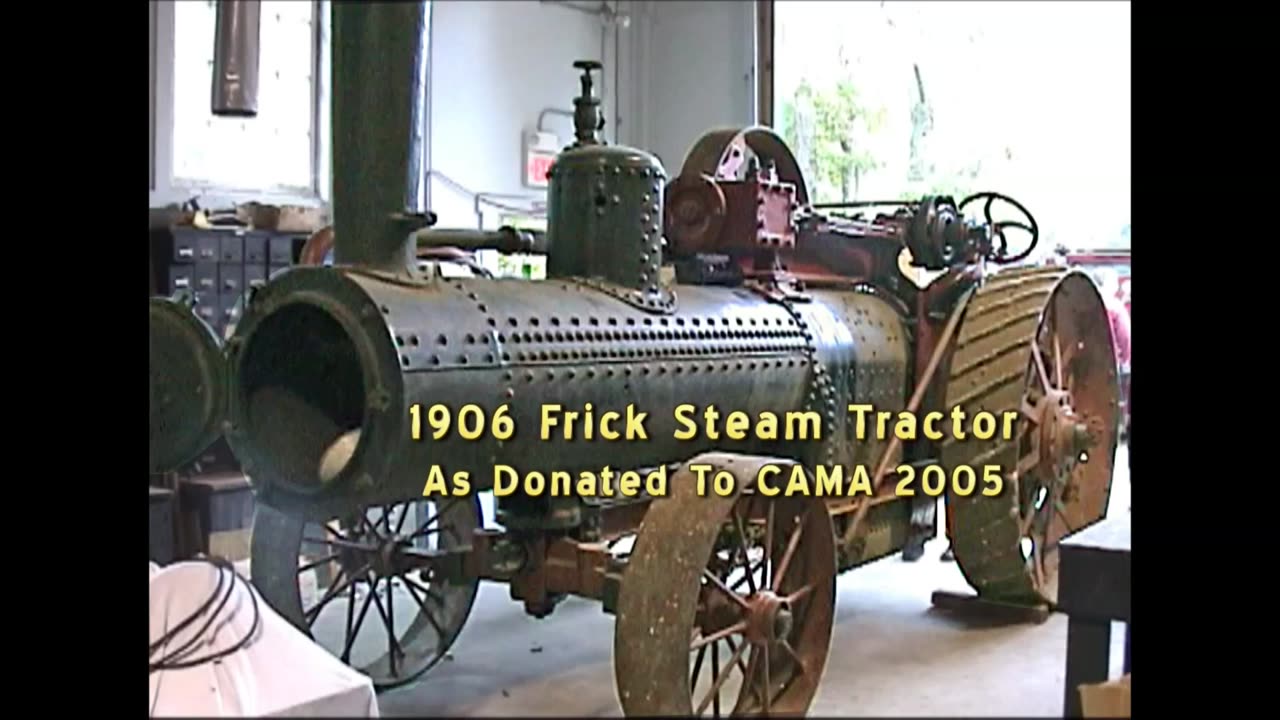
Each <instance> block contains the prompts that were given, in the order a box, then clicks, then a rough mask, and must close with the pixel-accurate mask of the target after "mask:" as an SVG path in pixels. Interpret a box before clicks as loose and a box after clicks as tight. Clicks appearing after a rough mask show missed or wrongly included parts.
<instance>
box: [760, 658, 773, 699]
mask: <svg viewBox="0 0 1280 720" xmlns="http://www.w3.org/2000/svg"><path fill="white" fill-rule="evenodd" d="M761 654H762V655H764V662H763V663H762V665H763V666H764V687H763V688H761V689H762V690H764V692H763V693H762V695H763V696H764V714H765V715H768V714H769V710H770V704H771V703H770V700H771V698H772V696H773V683H772V682H770V680H769V664H770V663H769V643H767V642H766V643H765V644H764V646H763V647H762V648H761Z"/></svg>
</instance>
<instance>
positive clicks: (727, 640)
mask: <svg viewBox="0 0 1280 720" xmlns="http://www.w3.org/2000/svg"><path fill="white" fill-rule="evenodd" d="M724 644H725V645H728V646H729V652H734V651H736V650H737V648H735V647H734V646H733V638H725V639H724ZM743 644H746V641H745V640H744V641H743ZM733 666H734V667H736V668H738V669H739V670H741V671H742V679H743V681H744V682H746V681H747V679H748V678H747V664H746V663H744V662H742V658H741V657H739V658H738V662H736V663H733ZM748 684H749V683H748Z"/></svg>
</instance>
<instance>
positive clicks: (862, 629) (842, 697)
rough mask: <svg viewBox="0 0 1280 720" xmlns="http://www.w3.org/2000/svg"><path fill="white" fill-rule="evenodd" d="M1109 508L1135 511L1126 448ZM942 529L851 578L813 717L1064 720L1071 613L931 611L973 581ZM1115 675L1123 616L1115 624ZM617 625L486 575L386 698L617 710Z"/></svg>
mask: <svg viewBox="0 0 1280 720" xmlns="http://www.w3.org/2000/svg"><path fill="white" fill-rule="evenodd" d="M1116 466H1117V471H1116V478H1115V483H1114V485H1113V490H1112V497H1111V508H1110V513H1112V514H1115V513H1124V512H1128V511H1129V473H1128V457H1127V450H1126V448H1124V447H1123V446H1122V447H1121V448H1120V451H1119V453H1118V454H1117V457H1116ZM945 547H946V541H945V540H943V539H938V540H934V541H933V542H932V543H930V544H929V547H928V549H927V552H926V555H925V557H924V558H922V559H921V560H920V561H919V562H916V563H904V562H902V561H901V558H900V557H892V558H888V559H885V560H882V561H880V562H878V563H875V564H872V565H870V566H867V567H864V568H861V569H859V570H857V571H854V572H850V573H846V574H845V575H843V576H841V577H840V579H839V583H838V595H837V599H836V626H835V631H834V635H833V637H832V641H831V655H830V657H829V659H828V660H827V668H826V674H825V676H824V678H823V682H822V686H821V689H820V690H819V691H818V696H817V699H816V700H815V702H814V704H813V706H812V708H811V710H810V713H811V714H812V715H816V716H824V715H825V716H828V717H834V716H843V717H856V716H881V717H883V716H904V715H905V716H917V717H920V716H933V715H949V716H951V717H958V716H1005V717H1013V716H1021V717H1029V716H1039V717H1045V716H1056V717H1061V716H1062V677H1063V664H1064V658H1065V653H1066V630H1067V622H1066V618H1065V617H1064V616H1061V615H1054V616H1053V617H1052V618H1051V619H1050V620H1049V621H1048V622H1046V623H1044V624H1042V625H1038V626H1036V625H1012V626H1003V627H1001V626H990V625H982V624H976V623H972V622H969V623H966V622H964V621H962V620H960V619H957V618H955V617H953V616H948V615H946V614H945V613H942V612H940V611H936V610H933V609H932V608H931V606H930V601H929V598H930V595H931V593H932V592H933V591H934V590H938V589H944V590H955V591H966V590H968V586H967V584H966V583H965V581H964V578H963V577H961V575H960V571H959V570H958V569H957V568H956V566H955V564H954V563H942V562H939V560H938V556H939V555H940V554H941V553H942V551H943V550H944V549H945ZM1112 638H1113V640H1112V643H1113V645H1112V650H1113V652H1112V657H1113V659H1112V668H1113V675H1118V668H1119V667H1120V659H1121V657H1123V654H1122V653H1123V641H1124V634H1123V626H1122V625H1116V626H1115V627H1114V628H1113V633H1112ZM612 653H613V621H612V619H611V618H610V617H609V616H607V615H605V614H604V613H603V612H602V611H601V610H600V607H599V605H597V604H595V603H591V602H586V601H579V600H568V601H566V602H564V603H563V604H562V605H561V606H560V607H559V608H557V610H556V612H555V614H553V615H552V616H551V617H549V618H547V619H544V620H535V619H533V618H530V617H527V616H525V615H524V612H523V610H522V608H521V607H520V606H519V605H518V604H516V603H514V602H512V601H511V600H510V599H509V598H508V596H507V589H506V587H505V586H499V585H492V584H488V583H485V584H483V585H482V586H481V588H480V594H479V597H478V598H477V601H476V606H475V610H474V611H473V612H472V615H471V618H470V620H469V621H468V622H467V625H466V626H465V627H464V629H463V630H462V634H461V636H460V637H459V638H458V641H457V644H455V645H454V647H453V651H452V653H451V657H450V658H448V659H447V660H446V661H445V662H442V663H440V664H439V665H437V666H436V667H435V668H434V669H433V670H432V671H431V672H430V673H428V674H427V676H426V677H425V678H424V679H423V680H422V681H420V682H419V683H417V684H416V685H413V686H410V687H407V688H402V689H399V690H394V691H390V692H387V693H384V694H383V695H382V696H380V698H379V703H380V705H381V708H382V713H383V714H384V715H387V716H392V717H394V716H418V717H422V716H424V715H425V716H431V715H435V716H449V715H452V716H490V717H493V716H516V715H525V716H530V715H558V716H561V717H564V716H618V715H621V709H620V707H619V705H618V701H617V699H616V696H615V693H614V686H613V670H612V665H611V657H612Z"/></svg>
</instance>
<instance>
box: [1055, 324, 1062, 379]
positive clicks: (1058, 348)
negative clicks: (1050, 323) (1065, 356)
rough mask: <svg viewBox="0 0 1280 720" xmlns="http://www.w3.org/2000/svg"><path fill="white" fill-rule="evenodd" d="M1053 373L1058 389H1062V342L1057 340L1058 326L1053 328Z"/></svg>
mask: <svg viewBox="0 0 1280 720" xmlns="http://www.w3.org/2000/svg"><path fill="white" fill-rule="evenodd" d="M1053 374H1054V376H1055V377H1054V379H1055V380H1057V385H1056V386H1055V387H1057V388H1058V389H1059V390H1062V389H1064V386H1063V379H1062V375H1063V373H1062V343H1060V342H1058V328H1057V327H1056V326H1055V327H1054V328H1053Z"/></svg>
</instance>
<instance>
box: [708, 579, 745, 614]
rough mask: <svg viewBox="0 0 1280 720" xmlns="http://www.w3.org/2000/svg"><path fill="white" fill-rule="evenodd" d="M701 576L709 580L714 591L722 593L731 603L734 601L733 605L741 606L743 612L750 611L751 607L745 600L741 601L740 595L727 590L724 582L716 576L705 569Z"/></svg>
mask: <svg viewBox="0 0 1280 720" xmlns="http://www.w3.org/2000/svg"><path fill="white" fill-rule="evenodd" d="M702 576H703V577H705V578H706V579H707V580H710V581H711V585H712V587H714V588H715V589H717V590H719V591H720V592H722V593H724V595H725V597H727V598H729V599H730V600H732V601H734V602H735V603H737V604H738V605H739V606H741V607H742V609H744V610H750V609H751V606H750V605H748V604H747V601H746V600H744V599H742V596H741V595H739V594H738V593H736V592H734V591H732V590H730V589H729V588H728V587H727V586H726V585H725V584H724V582H723V581H722V580H720V578H718V577H716V576H715V573H713V572H711V571H710V570H706V569H704V570H703V571H702Z"/></svg>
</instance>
